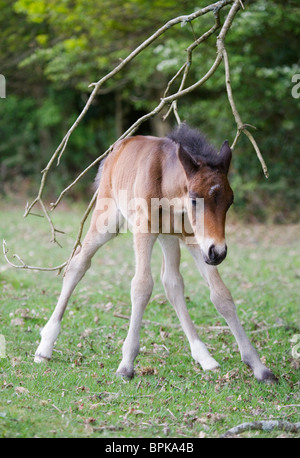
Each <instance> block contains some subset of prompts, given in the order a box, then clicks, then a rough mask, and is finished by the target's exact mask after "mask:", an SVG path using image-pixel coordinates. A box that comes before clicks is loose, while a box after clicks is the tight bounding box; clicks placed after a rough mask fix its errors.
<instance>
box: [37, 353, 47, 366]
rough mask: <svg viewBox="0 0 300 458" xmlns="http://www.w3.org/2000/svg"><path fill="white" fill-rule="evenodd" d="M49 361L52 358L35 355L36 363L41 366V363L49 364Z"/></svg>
mask: <svg viewBox="0 0 300 458" xmlns="http://www.w3.org/2000/svg"><path fill="white" fill-rule="evenodd" d="M48 361H50V358H47V356H42V355H40V354H35V355H34V362H35V363H37V364H40V363H44V364H45V363H47V362H48Z"/></svg>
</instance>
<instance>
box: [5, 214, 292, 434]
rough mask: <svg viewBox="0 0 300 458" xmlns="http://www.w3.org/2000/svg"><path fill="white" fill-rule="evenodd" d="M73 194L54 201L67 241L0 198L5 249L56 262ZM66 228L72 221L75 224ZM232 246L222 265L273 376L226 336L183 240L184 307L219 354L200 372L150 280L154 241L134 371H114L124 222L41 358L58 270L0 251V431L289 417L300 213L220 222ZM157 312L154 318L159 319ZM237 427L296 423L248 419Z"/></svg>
mask: <svg viewBox="0 0 300 458" xmlns="http://www.w3.org/2000/svg"><path fill="white" fill-rule="evenodd" d="M80 214H81V213H80V208H79V207H66V208H64V209H63V210H61V211H59V212H57V214H56V220H57V221H56V224H57V226H58V228H59V229H63V230H65V231H66V232H67V234H68V235H66V236H62V237H61V240H62V243H63V245H64V247H63V248H59V247H52V246H50V244H49V243H48V239H49V232H48V227H47V225H46V223H45V222H44V221H43V220H42V219H41V218H34V217H30V218H29V219H27V220H23V219H22V210H21V209H20V208H16V207H14V208H5V206H3V208H2V210H1V211H0V234H1V239H2V238H4V239H5V240H6V241H7V245H8V248H9V249H10V253H9V254H10V255H11V254H12V253H15V252H16V253H18V254H19V255H20V256H21V257H22V258H23V259H24V260H25V261H26V262H27V263H28V264H33V265H57V264H60V263H61V262H62V261H64V260H65V259H66V258H67V256H68V253H69V251H70V249H71V245H72V240H73V237H74V234H75V232H76V225H77V223H78V221H79V218H80ZM74 228H75V230H74ZM227 232H228V235H227V243H228V246H229V254H228V258H227V260H226V261H225V262H224V263H223V264H222V265H221V266H220V271H221V273H222V276H223V279H224V280H225V282H226V284H227V285H228V286H229V287H230V289H231V292H232V294H233V297H234V298H235V301H236V305H237V308H238V312H239V316H240V318H241V321H242V322H243V324H244V326H245V329H246V331H247V333H248V334H249V336H250V337H251V340H252V341H253V343H254V344H255V345H256V347H257V349H258V351H259V353H260V356H261V357H262V358H263V360H265V361H266V364H267V365H268V366H269V367H270V368H271V369H272V370H273V371H274V372H275V374H276V375H277V376H278V377H279V383H278V384H276V385H264V384H259V383H258V382H256V380H255V379H254V377H253V375H252V373H251V371H250V370H249V369H248V368H247V367H246V366H245V365H243V363H241V361H240V356H239V353H238V350H237V345H236V343H235V341H234V338H233V337H232V335H231V334H230V332H229V331H228V329H226V327H225V322H224V321H223V319H222V318H221V317H220V316H219V315H218V314H217V312H216V311H215V310H214V307H213V305H212V304H211V303H210V300H209V292H208V290H207V288H206V286H205V284H204V282H203V280H202V279H201V278H200V277H199V275H198V273H197V272H196V270H195V267H194V264H193V261H192V259H191V257H190V255H189V254H188V252H187V251H186V250H183V254H182V273H183V275H184V278H185V283H186V296H187V303H188V307H189V311H190V313H191V316H192V318H193V320H194V321H195V323H196V325H197V326H198V328H199V333H200V335H201V336H202V338H203V340H204V341H205V342H206V344H207V346H208V348H209V349H210V350H211V352H212V354H213V356H214V357H215V358H216V359H217V361H219V362H220V363H221V369H220V370H219V371H218V372H213V373H205V372H203V371H202V370H201V368H200V367H199V366H198V365H197V364H196V363H195V362H193V360H192V358H191V356H190V351H189V347H188V343H187V341H186V339H185V337H184V335H183V331H182V330H181V328H180V327H179V326H178V319H177V317H176V314H175V312H174V310H173V309H172V307H171V306H170V304H169V303H167V301H166V300H165V296H164V292H163V289H162V286H161V284H160V281H159V273H160V263H161V253H160V249H159V247H158V246H156V247H155V250H154V255H153V277H154V280H155V289H154V292H153V296H152V299H151V303H150V304H149V305H148V307H147V309H146V312H145V316H144V318H145V320H146V321H145V324H144V326H143V329H142V333H141V352H140V354H139V356H138V357H137V361H136V376H135V378H134V379H133V380H131V381H126V380H123V379H121V378H118V377H116V376H115V371H116V369H117V367H118V364H119V362H120V358H121V348H122V343H123V341H124V339H125V337H126V332H127V329H128V320H126V319H123V318H120V315H123V316H129V315H130V291H129V290H130V280H131V278H132V276H133V271H134V259H133V250H132V239H131V235H130V234H128V235H121V236H119V237H118V238H116V239H114V240H113V241H111V242H110V243H109V244H107V245H106V246H105V247H103V248H102V250H101V251H99V253H97V255H96V256H95V258H94V262H93V266H92V268H91V269H90V270H89V271H88V273H87V274H86V276H85V278H84V279H83V280H82V281H81V283H80V284H79V285H78V288H77V289H76V291H75V293H74V295H73V296H72V298H71V300H70V303H69V306H68V309H67V311H66V313H65V316H64V319H63V326H62V332H61V335H60V337H59V339H58V341H57V344H56V347H55V352H54V354H53V359H52V361H51V362H50V363H49V364H48V365H36V364H34V363H33V356H34V353H35V350H36V347H37V345H38V342H39V331H40V329H41V328H42V327H43V326H44V324H45V323H46V320H47V319H48V318H49V316H50V314H51V311H52V309H53V307H54V305H55V302H56V299H57V296H58V294H59V291H60V286H61V277H57V276H55V274H54V273H44V272H36V271H26V270H16V269H13V268H10V267H9V266H8V265H7V264H6V263H5V261H4V259H1V263H0V289H1V298H0V301H1V302H0V304H1V305H0V326H1V327H0V334H2V335H4V337H5V341H6V357H5V358H1V359H0V436H2V437H105V438H108V437H109V438H117V437H127V438H135V437H148V438H158V437H160V438H172V437H179V438H180V437H182V438H184V437H187V438H197V437H219V436H220V435H222V434H224V433H225V431H227V430H228V429H229V428H231V427H233V426H235V425H238V424H240V423H242V422H248V421H255V420H269V419H275V420H276V419H281V420H287V421H290V422H297V421H299V415H298V412H299V404H300V402H299V358H297V354H296V355H295V354H294V357H293V355H292V348H293V345H294V346H295V343H293V342H291V340H292V339H293V336H295V335H296V339H298V337H299V340H300V331H299V302H300V300H299V299H300V260H299V251H300V237H299V236H300V226H299V225H294V226H243V225H241V224H235V223H234V222H232V223H231V224H229V226H228V231H227ZM158 323H160V325H159V324H158ZM241 436H242V437H278V436H279V437H282V436H284V437H286V436H290V437H295V436H296V435H295V434H292V433H286V432H280V431H276V430H273V431H270V432H261V431H251V432H245V433H242V434H241Z"/></svg>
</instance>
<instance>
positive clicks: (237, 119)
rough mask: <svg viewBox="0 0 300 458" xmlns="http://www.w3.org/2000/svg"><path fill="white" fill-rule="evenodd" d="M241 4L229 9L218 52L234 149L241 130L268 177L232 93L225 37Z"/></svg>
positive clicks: (238, 1) (237, 3)
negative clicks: (234, 131) (234, 126)
mask: <svg viewBox="0 0 300 458" xmlns="http://www.w3.org/2000/svg"><path fill="white" fill-rule="evenodd" d="M241 5H242V6H243V4H242V2H241V1H240V0H235V2H234V4H233V5H232V7H231V9H230V11H229V14H228V16H227V18H226V20H225V22H224V25H223V27H222V29H221V32H220V35H219V37H218V40H217V49H218V53H219V55H221V56H222V58H223V60H224V66H225V82H226V90H227V96H228V100H229V103H230V106H231V110H232V114H233V116H234V119H235V122H236V124H237V134H236V137H235V139H234V142H233V144H232V149H233V148H234V147H235V145H236V143H237V141H238V138H239V136H240V134H241V132H243V133H244V134H245V135H246V136H247V137H248V138H249V140H250V142H251V143H252V145H253V147H254V150H255V152H256V154H257V157H258V159H259V161H260V163H261V166H262V169H263V172H264V174H265V177H266V178H268V169H267V166H266V164H265V161H264V159H263V157H262V154H261V152H260V150H259V147H258V145H257V143H256V141H255V140H254V137H253V135H252V134H251V133H250V132H249V131H248V129H247V125H246V124H244V123H243V122H242V120H241V117H240V114H239V112H238V110H237V108H236V105H235V102H234V98H233V94H232V88H231V82H230V68H229V59H228V55H227V51H226V48H225V43H224V39H225V36H226V33H227V30H228V29H229V27H230V26H231V24H232V21H233V19H234V16H235V15H236V13H237V12H238V10H239V9H240V7H241Z"/></svg>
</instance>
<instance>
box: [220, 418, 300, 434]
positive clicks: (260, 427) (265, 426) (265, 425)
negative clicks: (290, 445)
mask: <svg viewBox="0 0 300 458" xmlns="http://www.w3.org/2000/svg"><path fill="white" fill-rule="evenodd" d="M274 429H278V430H281V431H287V432H291V433H297V432H298V431H300V422H299V423H290V422H288V421H284V420H262V421H253V422H251V423H241V424H240V425H237V426H234V427H233V428H231V429H229V430H228V431H226V432H225V433H224V434H223V435H222V436H221V437H229V436H232V435H236V434H241V433H243V432H245V431H253V430H255V431H267V432H269V431H273V430H274Z"/></svg>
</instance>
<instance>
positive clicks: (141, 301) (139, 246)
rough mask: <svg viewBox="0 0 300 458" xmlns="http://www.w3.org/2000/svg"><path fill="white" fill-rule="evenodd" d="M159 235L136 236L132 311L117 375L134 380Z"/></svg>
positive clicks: (151, 287)
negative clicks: (154, 250)
mask: <svg viewBox="0 0 300 458" xmlns="http://www.w3.org/2000/svg"><path fill="white" fill-rule="evenodd" d="M156 238H157V235H152V234H140V233H137V234H135V235H134V245H135V256H136V271H135V275H134V277H133V279H132V282H131V302H132V311H131V318H130V325H129V331H128V334H127V337H126V339H125V341H124V344H123V350H122V352H123V358H122V361H121V363H120V365H119V368H118V370H117V375H121V376H123V377H127V378H132V377H133V375H134V369H133V363H134V360H135V358H136V356H137V354H138V352H139V348H140V329H141V324H142V318H143V314H144V311H145V308H146V306H147V304H148V302H149V300H150V297H151V294H152V289H153V279H152V275H151V265H150V263H151V253H152V248H153V245H154V242H155V240H156Z"/></svg>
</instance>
